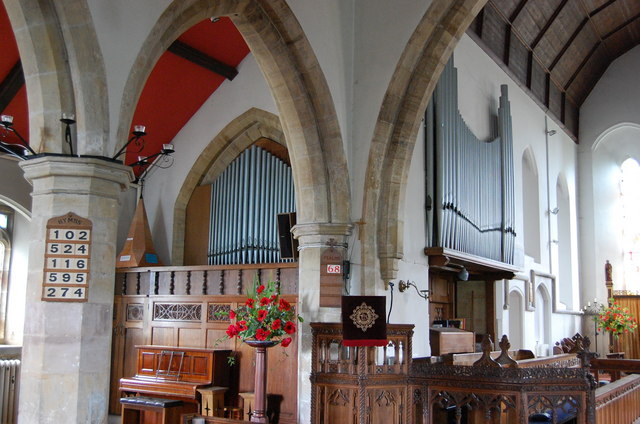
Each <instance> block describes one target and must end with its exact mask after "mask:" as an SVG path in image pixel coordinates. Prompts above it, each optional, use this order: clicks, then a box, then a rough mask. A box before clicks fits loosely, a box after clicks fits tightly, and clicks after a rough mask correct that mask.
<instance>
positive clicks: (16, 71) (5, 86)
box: [0, 60, 24, 112]
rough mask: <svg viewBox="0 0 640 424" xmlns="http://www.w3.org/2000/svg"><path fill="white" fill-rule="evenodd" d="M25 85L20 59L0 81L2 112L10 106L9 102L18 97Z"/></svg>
mask: <svg viewBox="0 0 640 424" xmlns="http://www.w3.org/2000/svg"><path fill="white" fill-rule="evenodd" d="M23 85H24V73H23V72H22V62H20V61H19V60H18V61H17V62H16V64H15V65H13V68H11V70H10V71H9V73H8V74H7V77H6V78H5V79H4V80H3V81H2V82H1V83H0V112H3V111H4V110H5V109H6V108H7V106H9V103H11V101H12V100H13V98H14V97H16V94H18V91H20V88H22V86H23Z"/></svg>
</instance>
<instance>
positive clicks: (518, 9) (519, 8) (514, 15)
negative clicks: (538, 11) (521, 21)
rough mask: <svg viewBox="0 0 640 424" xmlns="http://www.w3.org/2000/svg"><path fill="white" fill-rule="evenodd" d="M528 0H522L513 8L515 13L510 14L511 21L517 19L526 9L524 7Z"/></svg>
mask: <svg viewBox="0 0 640 424" xmlns="http://www.w3.org/2000/svg"><path fill="white" fill-rule="evenodd" d="M528 1H529V0H520V3H518V5H517V6H516V8H515V9H514V10H513V13H511V16H509V22H510V23H513V21H515V20H516V18H517V17H518V15H519V14H520V12H522V9H524V7H525V6H526V5H527V2H528Z"/></svg>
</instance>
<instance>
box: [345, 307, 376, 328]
mask: <svg viewBox="0 0 640 424" xmlns="http://www.w3.org/2000/svg"><path fill="white" fill-rule="evenodd" d="M379 317H380V316H379V315H378V314H376V311H374V310H373V308H372V307H371V306H369V305H367V304H366V303H364V302H362V305H360V306H357V307H356V308H355V309H354V310H353V312H352V313H351V315H350V316H349V318H351V321H353V324H354V325H355V326H356V327H358V328H359V329H361V330H362V331H367V330H368V329H369V328H371V327H373V323H374V322H376V320H377V319H378V318H379Z"/></svg>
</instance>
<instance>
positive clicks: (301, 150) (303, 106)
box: [116, 0, 350, 224]
mask: <svg viewBox="0 0 640 424" xmlns="http://www.w3.org/2000/svg"><path fill="white" fill-rule="evenodd" d="M213 16H215V17H217V16H228V17H229V18H230V19H231V20H232V21H233V23H234V24H235V25H236V27H237V28H238V30H239V31H240V33H241V34H242V36H243V37H244V39H245V41H246V42H247V45H248V46H249V48H250V50H251V52H252V53H253V55H254V56H255V58H256V61H257V62H258V64H259V66H260V68H261V70H262V72H263V74H264V76H265V79H266V81H267V85H268V86H269V88H270V90H271V93H272V95H273V97H274V99H275V103H276V105H277V107H278V111H279V115H280V122H281V125H282V131H283V133H284V136H285V138H286V140H287V147H288V149H289V155H290V157H291V167H292V172H293V179H294V183H295V190H296V199H297V204H298V208H297V210H298V223H299V224H309V223H347V222H349V220H350V206H349V205H350V189H349V175H348V170H347V161H346V157H345V153H344V148H343V145H342V138H341V135H340V131H339V126H338V120H337V116H336V112H335V107H334V104H333V99H332V98H331V94H330V92H329V88H328V85H327V82H326V80H325V77H324V74H323V73H322V71H321V69H320V66H319V64H318V62H317V59H316V57H315V54H314V52H313V49H312V48H311V45H310V43H309V41H308V39H307V38H306V36H305V34H304V32H303V31H302V28H301V27H300V25H299V23H298V21H297V20H296V18H295V16H294V15H293V13H292V12H291V10H290V9H289V7H288V6H287V4H286V2H285V1H284V0H271V1H257V0H244V1H235V0H233V1H232V0H222V1H217V2H211V1H207V0H176V1H174V2H173V3H171V4H170V5H169V7H168V8H167V9H166V10H165V12H164V13H163V14H162V15H161V17H160V18H159V20H158V22H157V23H156V25H155V26H154V27H153V28H152V30H151V31H150V33H149V36H148V38H147V39H146V41H145V42H144V43H143V45H142V47H141V50H140V52H141V53H140V54H139V55H138V58H137V59H136V62H135V64H134V66H133V68H132V69H133V70H134V71H133V72H132V73H131V75H130V76H129V79H128V80H127V83H126V86H125V90H124V93H125V94H124V97H123V102H122V107H121V114H120V121H119V122H120V123H119V128H118V140H125V139H126V138H127V137H126V135H127V132H128V130H129V126H130V123H131V119H132V117H133V113H134V110H135V104H136V102H137V99H138V98H139V96H140V93H141V91H142V88H143V86H144V83H145V81H146V79H147V77H148V75H149V74H150V73H151V70H152V69H153V66H154V65H155V63H156V62H157V60H158V59H159V57H160V55H161V54H162V53H163V52H164V51H165V50H166V49H167V47H168V46H169V45H170V44H171V43H172V42H173V41H174V40H175V39H176V38H178V37H179V36H180V35H181V34H182V33H183V32H184V31H186V30H187V29H188V28H190V27H191V26H193V25H194V24H196V23H198V22H200V21H202V20H203V19H207V18H210V17H213ZM117 147H119V146H116V148H117Z"/></svg>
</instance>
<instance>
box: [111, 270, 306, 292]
mask: <svg viewBox="0 0 640 424" xmlns="http://www.w3.org/2000/svg"><path fill="white" fill-rule="evenodd" d="M255 278H258V279H259V280H260V281H263V282H266V281H270V280H272V281H279V282H280V292H281V293H282V294H297V293H298V264H297V263H296V262H291V263H273V264H250V265H198V266H157V267H140V268H119V269H117V270H116V287H115V290H116V291H115V293H116V295H187V296H189V295H192V296H198V295H234V294H243V293H245V292H246V290H247V288H249V287H250V286H251V284H253V281H254V279H255Z"/></svg>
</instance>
